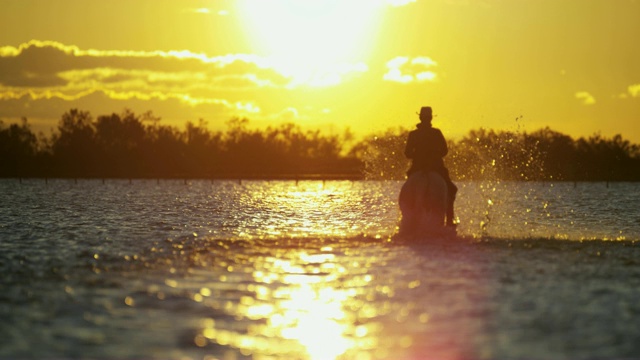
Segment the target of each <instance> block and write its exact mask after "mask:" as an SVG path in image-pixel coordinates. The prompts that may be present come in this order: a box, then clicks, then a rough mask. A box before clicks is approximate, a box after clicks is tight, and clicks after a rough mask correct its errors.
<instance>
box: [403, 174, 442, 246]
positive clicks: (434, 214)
mask: <svg viewBox="0 0 640 360" xmlns="http://www.w3.org/2000/svg"><path fill="white" fill-rule="evenodd" d="M447 197H448V194H447V183H446V182H445V180H444V179H443V178H442V176H440V175H439V174H438V173H436V172H432V171H431V172H426V173H425V172H423V171H417V172H414V173H413V174H411V176H409V178H408V179H407V181H406V182H405V183H404V184H403V185H402V189H400V196H399V205H400V212H401V213H402V220H401V221H400V231H399V235H400V236H403V237H415V236H442V235H447V229H446V228H445V226H444V219H445V213H446V209H447Z"/></svg>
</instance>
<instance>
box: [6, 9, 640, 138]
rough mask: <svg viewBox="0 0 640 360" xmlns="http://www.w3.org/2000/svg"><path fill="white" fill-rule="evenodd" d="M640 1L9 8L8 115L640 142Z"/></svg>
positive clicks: (9, 118) (39, 121)
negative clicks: (551, 133) (127, 114)
mask: <svg viewBox="0 0 640 360" xmlns="http://www.w3.org/2000/svg"><path fill="white" fill-rule="evenodd" d="M639 20H640V0H91V1H87V0H55V1H53V0H0V119H1V120H2V121H3V122H4V123H5V124H7V123H12V122H15V121H18V120H19V119H20V118H22V117H26V118H27V119H28V120H29V123H30V124H31V125H32V128H33V129H34V130H38V131H40V130H41V131H45V132H48V131H49V129H52V128H55V127H56V125H57V122H58V120H59V119H60V117H61V115H62V114H63V113H64V112H66V111H68V110H70V109H72V108H78V109H81V110H86V111H90V112H91V114H92V115H93V116H94V117H97V116H99V115H107V114H111V113H121V112H122V111H123V110H124V109H125V108H126V109H131V110H133V111H134V112H135V113H138V114H141V113H144V112H147V111H152V112H153V114H154V115H156V116H158V117H160V118H161V119H162V122H161V123H163V124H167V125H175V126H178V127H182V126H183V125H184V123H185V122H186V121H191V122H194V123H197V122H198V121H199V120H200V119H203V120H205V121H206V122H207V124H208V126H209V127H211V129H215V130H224V128H225V124H226V123H227V121H228V120H229V119H231V118H234V117H245V118H248V119H250V124H252V125H253V126H256V127H266V126H278V125H279V124H281V123H285V122H289V123H291V122H293V123H295V124H299V125H300V126H302V127H303V128H313V129H318V128H320V129H325V130H327V131H330V132H340V133H341V132H342V131H344V129H345V128H349V129H350V130H351V131H352V132H354V133H355V134H356V135H359V134H360V135H366V134H372V133H380V132H382V131H384V130H386V129H389V128H398V127H402V128H407V129H410V128H412V127H413V126H414V125H415V124H416V122H417V121H418V118H417V115H416V112H418V111H419V109H420V107H421V106H427V105H428V106H432V107H433V109H434V115H435V118H434V121H433V123H434V126H436V127H438V128H440V129H442V131H443V133H444V134H445V136H446V137H448V138H453V139H455V138H461V137H463V136H465V135H467V134H468V132H469V131H470V130H472V129H479V128H487V129H494V130H504V131H526V132H532V131H535V130H538V129H541V128H544V127H550V128H551V129H552V130H555V131H559V132H562V133H565V134H568V135H571V136H572V137H574V138H578V137H583V136H584V137H588V136H591V135H593V134H596V133H599V134H601V135H603V136H606V137H610V136H614V135H616V134H621V135H622V136H623V137H624V138H625V139H628V140H630V141H632V142H634V143H640V46H638V38H639V37H640V21H639Z"/></svg>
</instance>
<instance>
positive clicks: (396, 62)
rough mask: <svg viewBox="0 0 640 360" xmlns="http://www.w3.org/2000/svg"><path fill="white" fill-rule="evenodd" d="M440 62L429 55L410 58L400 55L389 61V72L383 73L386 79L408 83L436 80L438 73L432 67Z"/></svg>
mask: <svg viewBox="0 0 640 360" xmlns="http://www.w3.org/2000/svg"><path fill="white" fill-rule="evenodd" d="M437 65H438V64H437V63H436V62H435V61H434V60H432V59H431V58H429V57H424V56H418V57H414V58H409V57H406V56H398V57H395V58H393V59H391V60H389V61H388V62H387V72H386V73H385V74H384V75H383V79H384V80H386V81H392V82H399V83H402V84H408V83H412V82H426V81H435V80H436V78H437V74H436V73H435V72H433V71H431V70H430V68H432V67H435V66H437Z"/></svg>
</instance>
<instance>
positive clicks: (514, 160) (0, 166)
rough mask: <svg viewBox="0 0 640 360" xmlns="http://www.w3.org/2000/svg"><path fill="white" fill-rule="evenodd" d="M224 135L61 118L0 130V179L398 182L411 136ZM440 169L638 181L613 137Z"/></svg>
mask: <svg viewBox="0 0 640 360" xmlns="http://www.w3.org/2000/svg"><path fill="white" fill-rule="evenodd" d="M226 125H227V128H226V130H225V131H211V130H209V129H208V127H207V124H206V122H205V121H203V120H200V121H199V122H198V123H192V122H187V124H186V126H185V127H184V129H179V128H177V127H174V126H169V125H163V124H161V123H160V118H158V117H156V116H154V115H153V114H152V113H151V112H147V113H143V114H135V113H134V112H132V111H130V110H124V111H123V112H122V113H120V114H116V113H113V114H110V115H101V116H98V117H97V118H95V119H94V118H93V117H92V116H91V114H90V113H89V112H87V111H81V110H78V109H71V110H70V111H68V112H66V113H64V114H63V115H62V117H61V118H60V120H59V123H58V126H57V128H56V129H55V130H54V131H53V132H52V133H51V134H50V135H48V136H47V135H44V134H39V135H36V134H34V133H33V131H32V130H31V127H30V125H29V123H28V120H27V119H23V120H22V122H21V123H20V124H11V125H9V126H5V125H4V124H3V123H2V122H0V177H50V178H53V177H72V178H84V177H87V178H238V177H239V178H279V177H288V178H305V177H314V176H318V177H320V178H332V177H344V178H366V179H404V177H405V172H406V170H407V168H408V164H409V162H408V160H407V159H406V158H405V156H404V146H405V140H406V136H407V132H408V130H406V129H402V128H398V129H389V130H387V131H386V132H383V133H381V134H376V135H370V136H367V137H365V138H363V139H360V140H356V139H355V137H354V136H353V134H352V133H351V132H350V131H348V130H347V131H345V132H344V133H343V134H331V133H324V132H321V131H320V130H303V129H302V128H301V127H300V126H298V125H295V124H290V123H287V124H282V125H278V126H274V127H268V128H266V129H251V128H250V127H249V120H248V119H244V118H233V119H230V120H229V121H228V122H227V124H226ZM448 145H449V154H448V155H447V157H446V158H445V162H446V164H447V166H448V168H449V170H450V172H451V175H452V177H453V178H454V179H457V180H482V179H491V180H498V179H500V180H522V181H532V180H537V181H539V180H558V181H640V146H638V145H636V144H632V143H630V142H629V141H628V140H625V139H623V138H622V136H620V135H616V136H614V137H612V138H605V137H602V136H600V135H598V134H596V135H593V136H591V137H589V138H579V139H573V138H571V137H570V136H568V135H565V134H562V133H559V132H556V131H553V130H551V129H549V128H545V129H541V130H538V131H535V132H533V133H526V132H525V133H521V132H509V131H494V130H487V129H478V130H472V131H470V132H469V134H468V135H466V136H465V137H463V138H462V139H459V140H455V141H452V140H450V141H449V142H448Z"/></svg>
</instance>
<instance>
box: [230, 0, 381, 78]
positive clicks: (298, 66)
mask: <svg viewBox="0 0 640 360" xmlns="http://www.w3.org/2000/svg"><path fill="white" fill-rule="evenodd" d="M237 6H238V7H239V13H240V14H241V16H242V20H243V23H244V24H245V26H246V31H247V32H248V33H249V36H250V39H251V41H252V44H253V47H254V50H255V51H256V52H258V53H259V54H260V55H263V56H266V57H267V58H268V59H269V60H270V61H271V62H272V63H273V66H274V68H276V70H278V71H279V72H281V73H282V74H284V75H286V76H289V77H291V78H292V79H294V80H297V81H299V82H307V83H310V84H312V83H314V82H318V81H319V83H322V80H324V81H326V82H329V83H330V82H334V81H337V80H338V79H337V78H336V76H338V77H339V76H340V74H343V73H346V72H350V71H366V69H365V68H363V64H364V63H363V61H364V60H365V59H366V57H367V56H368V54H369V52H370V51H371V49H372V47H373V44H374V42H375V38H376V34H375V30H376V23H377V21H378V20H379V17H380V16H379V15H380V10H381V6H380V2H379V1H375V0H242V1H238V2H237Z"/></svg>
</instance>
